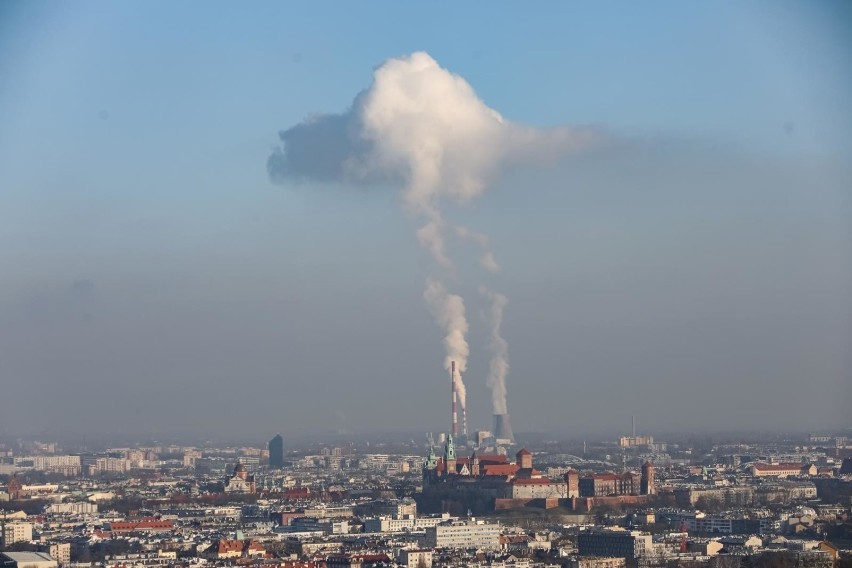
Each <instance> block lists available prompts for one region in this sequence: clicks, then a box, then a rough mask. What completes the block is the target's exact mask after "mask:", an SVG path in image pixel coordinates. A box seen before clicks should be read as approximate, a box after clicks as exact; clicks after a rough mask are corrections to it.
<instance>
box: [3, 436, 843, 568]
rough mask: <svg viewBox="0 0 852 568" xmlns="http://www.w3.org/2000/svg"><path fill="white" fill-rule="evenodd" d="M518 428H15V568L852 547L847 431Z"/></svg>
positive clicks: (6, 452)
mask: <svg viewBox="0 0 852 568" xmlns="http://www.w3.org/2000/svg"><path fill="white" fill-rule="evenodd" d="M634 424H635V422H634ZM510 435H512V434H510ZM512 436H513V438H514V435H512ZM518 437H519V439H522V440H524V442H523V444H522V443H521V442H520V441H516V440H514V439H503V438H499V437H495V434H494V433H493V432H489V431H479V432H476V433H475V434H471V435H465V434H463V433H461V434H457V436H456V437H454V436H453V435H452V432H451V431H450V432H447V433H441V434H439V435H438V436H437V437H433V436H432V435H429V436H424V437H423V439H421V440H419V441H417V440H399V439H393V438H392V437H386V439H374V440H356V439H354V438H350V439H349V440H347V439H346V436H339V437H338V438H337V439H334V440H328V441H325V442H312V443H300V444H299V445H292V446H291V445H290V444H288V443H287V441H286V438H285V437H283V436H282V435H280V434H278V435H275V436H274V437H272V438H271V439H270V440H269V441H268V443H267V444H263V445H261V444H257V445H253V446H248V445H247V446H240V447H217V446H215V445H214V444H212V443H210V442H207V443H205V444H203V445H193V446H189V445H158V444H156V443H154V444H151V445H141V444H140V445H132V446H126V447H103V448H70V447H68V448H66V447H62V446H60V445H59V444H57V443H55V442H51V441H49V440H38V441H36V440H26V439H15V440H5V441H4V442H3V444H2V445H0V507H1V508H2V514H3V516H2V518H0V521H2V524H3V531H2V534H3V541H2V548H3V551H4V552H3V558H4V566H13V567H18V568H22V567H25V566H26V567H34V568H55V567H57V566H61V567H66V568H82V567H84V566H85V567H88V566H91V565H98V566H105V567H116V568H123V567H130V566H133V567H153V566H162V567H166V566H168V567H173V566H182V567H185V566H200V565H205V566H233V565H239V566H256V567H268V568H343V567H347V568H348V567H358V568H370V567H378V566H381V567H385V566H405V567H407V568H429V567H432V566H434V567H449V566H470V567H474V566H476V567H500V568H505V567H518V568H521V567H524V568H527V567H529V568H531V567H542V568H544V567H564V568H619V567H624V566H633V567H638V566H642V567H681V566H683V567H693V566H696V567H697V566H712V567H724V568H729V567H733V566H742V567H746V566H748V567H752V566H754V567H785V568H786V567H790V568H793V567H796V568H798V567H807V568H811V567H813V568H832V567H840V566H850V565H852V518H850V506H852V439H849V438H848V437H847V436H845V435H840V434H839V433H820V434H810V435H789V436H781V435H775V436H766V435H763V436H758V435H755V436H752V437H747V436H743V437H742V439H736V438H735V437H733V436H727V437H721V436H716V437H713V436H707V437H706V438H703V439H702V438H701V437H698V436H696V437H694V438H693V439H690V440H679V441H676V442H669V441H665V440H658V439H655V438H654V437H653V436H650V435H644V434H642V435H640V434H637V433H636V431H635V426H634V429H633V430H632V431H630V432H627V433H626V435H624V436H621V437H620V438H618V439H615V440H595V441H592V440H582V441H580V440H575V441H568V440H565V441H560V440H551V439H548V438H547V437H546V436H543V435H529V436H523V435H519V436H518Z"/></svg>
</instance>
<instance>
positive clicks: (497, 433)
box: [494, 414, 515, 443]
mask: <svg viewBox="0 0 852 568" xmlns="http://www.w3.org/2000/svg"><path fill="white" fill-rule="evenodd" d="M494 438H495V439H496V440H509V441H510V442H512V443H514V442H515V435H514V434H513V433H512V425H511V424H510V423H509V415H508V414H495V415H494Z"/></svg>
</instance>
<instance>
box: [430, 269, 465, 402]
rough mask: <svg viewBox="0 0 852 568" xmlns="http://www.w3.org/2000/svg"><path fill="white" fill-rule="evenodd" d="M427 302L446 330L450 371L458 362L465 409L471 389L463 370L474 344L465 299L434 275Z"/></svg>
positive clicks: (457, 380)
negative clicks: (468, 389)
mask: <svg viewBox="0 0 852 568" xmlns="http://www.w3.org/2000/svg"><path fill="white" fill-rule="evenodd" d="M423 298H424V299H425V300H426V305H427V306H429V311H430V312H431V313H432V317H433V318H434V319H435V323H437V324H438V325H439V326H440V327H441V328H442V329H443V330H444V331H445V332H446V335H445V336H444V350H445V351H446V357H445V358H444V368H445V369H446V370H448V371H449V370H450V368H451V366H452V362H453V361H455V362H456V376H454V377H453V382H455V384H456V389H457V391H458V395H459V404H460V405H461V406H462V408H466V405H467V391H466V389H465V386H464V381H463V380H462V373H464V372H465V371H466V370H467V358H468V356H469V355H470V346H469V345H468V344H467V340H466V339H465V335H466V334H467V331H468V324H467V318H466V317H465V310H464V300H463V299H462V297H461V296H459V295H457V294H450V293H449V292H447V289H446V287H444V285H443V284H442V283H441V282H439V281H438V280H435V279H433V278H429V279H427V280H426V291H425V292H424V293H423Z"/></svg>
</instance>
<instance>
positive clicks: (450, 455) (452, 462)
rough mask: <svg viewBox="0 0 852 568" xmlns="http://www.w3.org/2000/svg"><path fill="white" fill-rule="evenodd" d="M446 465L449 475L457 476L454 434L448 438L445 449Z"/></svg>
mask: <svg viewBox="0 0 852 568" xmlns="http://www.w3.org/2000/svg"><path fill="white" fill-rule="evenodd" d="M444 464H445V465H446V466H447V475H455V474H456V446H455V444H454V443H453V435H452V434H450V435H448V436H447V445H446V446H445V447H444Z"/></svg>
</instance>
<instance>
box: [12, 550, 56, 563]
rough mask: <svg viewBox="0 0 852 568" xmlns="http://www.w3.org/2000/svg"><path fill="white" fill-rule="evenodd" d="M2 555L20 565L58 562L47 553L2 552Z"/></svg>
mask: <svg viewBox="0 0 852 568" xmlns="http://www.w3.org/2000/svg"><path fill="white" fill-rule="evenodd" d="M0 554H2V555H3V556H5V557H6V558H8V559H9V560H11V561H13V562H17V563H19V564H21V563H24V564H26V563H30V562H56V559H55V558H54V557H53V556H51V555H50V554H48V553H46V552H0Z"/></svg>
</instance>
